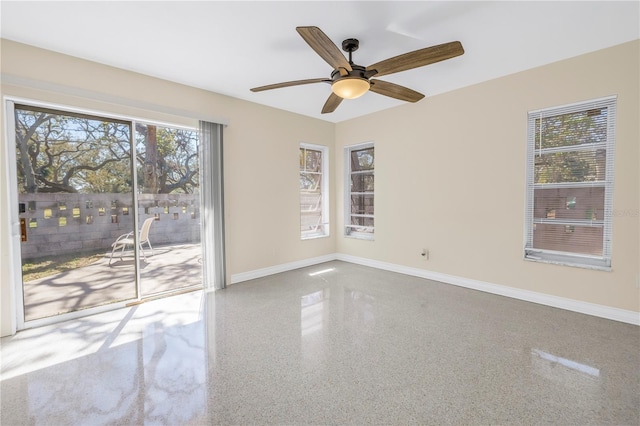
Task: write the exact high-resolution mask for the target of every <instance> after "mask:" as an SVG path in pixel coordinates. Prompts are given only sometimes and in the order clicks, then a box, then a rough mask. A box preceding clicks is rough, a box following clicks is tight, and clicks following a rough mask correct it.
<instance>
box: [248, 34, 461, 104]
mask: <svg viewBox="0 0 640 426" xmlns="http://www.w3.org/2000/svg"><path fill="white" fill-rule="evenodd" d="M296 31H298V33H299V34H300V35H301V36H302V38H303V39H304V41H306V42H307V43H308V44H309V46H311V48H312V49H313V50H315V52H316V53H317V54H318V55H320V57H321V58H322V59H324V60H325V61H326V62H327V63H328V64H329V65H331V66H332V67H333V72H332V73H331V78H312V79H308V80H295V81H287V82H284V83H276V84H269V85H267V86H260V87H254V88H253V89H251V91H252V92H262V91H263V90H271V89H279V88H281V87H290V86H300V85H303V84H313V83H330V84H331V92H332V93H331V95H330V96H329V99H327V102H325V104H324V106H323V107H322V113H323V114H326V113H329V112H333V111H335V109H336V108H337V107H338V105H340V102H342V100H343V99H355V98H357V97H360V96H362V95H364V94H365V93H366V92H368V91H372V92H375V93H378V94H380V95H384V96H389V97H392V98H395V99H400V100H402V101H407V102H417V101H419V100H420V99H422V98H424V95H423V94H422V93H419V92H416V91H415V90H411V89H409V88H407V87H404V86H400V85H398V84H395V83H389V82H388V81H383V80H377V79H372V78H371V77H374V76H383V75H388V74H393V73H396V72H400V71H407V70H410V69H413V68H418V67H423V66H425V65H429V64H433V63H435V62H440V61H444V60H446V59H451V58H454V57H456V56H460V55H462V54H463V53H464V49H463V48H462V44H461V43H460V42H459V41H452V42H449V43H444V44H439V45H437V46H431V47H426V48H424V49H419V50H415V51H413V52H409V53H404V54H402V55H398V56H394V57H393V58H389V59H385V60H384V61H380V62H376V63H375V64H373V65H369V66H368V67H363V66H361V65H357V64H355V63H353V61H352V57H351V55H352V53H353V52H355V51H356V50H358V46H359V44H360V42H359V41H358V40H357V39H355V38H348V39H346V40H344V41H343V42H342V50H344V51H345V52H349V60H347V59H346V58H345V56H344V55H343V54H342V52H340V49H338V47H337V46H336V45H335V44H333V42H332V41H331V39H329V37H327V35H326V34H325V33H323V32H322V30H321V29H320V28H318V27H296Z"/></svg>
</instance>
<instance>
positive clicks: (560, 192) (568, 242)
mask: <svg viewBox="0 0 640 426" xmlns="http://www.w3.org/2000/svg"><path fill="white" fill-rule="evenodd" d="M615 117H616V99H615V97H610V98H605V99H599V100H594V101H590V102H584V103H580V104H575V105H568V106H564V107H557V108H551V109H545V110H540V111H534V112H530V113H529V115H528V126H527V211H526V235H525V258H526V259H531V260H539V261H546V262H553V263H561V264H567V265H574V266H583V267H592V268H602V269H608V268H609V267H610V266H611V222H612V208H613V199H612V195H613V157H614V147H615Z"/></svg>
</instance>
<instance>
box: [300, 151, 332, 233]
mask: <svg viewBox="0 0 640 426" xmlns="http://www.w3.org/2000/svg"><path fill="white" fill-rule="evenodd" d="M328 157H329V156H328V150H327V147H325V146H320V145H310V144H300V238H302V239H303V240H305V239H309V238H317V237H325V236H328V235H329V195H328V194H329V185H328V183H329V167H328V166H329V162H328Z"/></svg>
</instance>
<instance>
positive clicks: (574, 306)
mask: <svg viewBox="0 0 640 426" xmlns="http://www.w3.org/2000/svg"><path fill="white" fill-rule="evenodd" d="M336 259H337V260H342V261H345V262H350V263H356V264H358V265H364V266H370V267H372V268H377V269H383V270H385V271H391V272H397V273H400V274H405V275H411V276H414V277H420V278H426V279H429V280H433V281H438V282H442V283H445V284H453V285H456V286H459V287H465V288H471V289H474V290H480V291H484V292H487V293H492V294H498V295H500V296H507V297H511V298H514V299H519V300H524V301H527V302H533V303H538V304H541V305H546V306H552V307H554V308H560V309H566V310H568V311H573V312H579V313H581V314H587V315H593V316H596V317H600V318H606V319H610V320H614V321H620V322H624V323H628V324H634V325H640V313H638V312H634V311H628V310H625V309H619V308H612V307H609V306H604V305H598V304H595V303H589V302H582V301H579V300H574V299H567V298H564V297H558V296H552V295H549V294H544V293H538V292H535V291H530V290H522V289H518V288H513V287H507V286H502V285H498V284H491V283H487V282H484V281H478V280H473V279H470V278H463V277H458V276H455V275H448V274H442V273H439V272H432V271H427V270H424V269H418V268H410V267H408V266H402V265H396V264H393V263H386V262H380V261H377V260H371V259H366V258H363V257H357V256H351V255H347V254H340V253H338V254H336Z"/></svg>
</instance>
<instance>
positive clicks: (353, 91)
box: [331, 77, 371, 99]
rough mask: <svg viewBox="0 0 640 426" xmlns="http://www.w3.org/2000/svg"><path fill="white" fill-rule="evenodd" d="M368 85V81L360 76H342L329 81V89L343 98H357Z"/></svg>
mask: <svg viewBox="0 0 640 426" xmlns="http://www.w3.org/2000/svg"><path fill="white" fill-rule="evenodd" d="M369 87H371V86H370V84H369V81H368V80H367V79H366V78H360V77H343V78H341V79H339V80H336V81H334V82H333V83H331V91H332V92H333V93H335V94H336V95H338V96H340V97H341V98H343V99H355V98H359V97H360V96H362V95H364V94H365V93H367V91H368V90H369Z"/></svg>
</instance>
